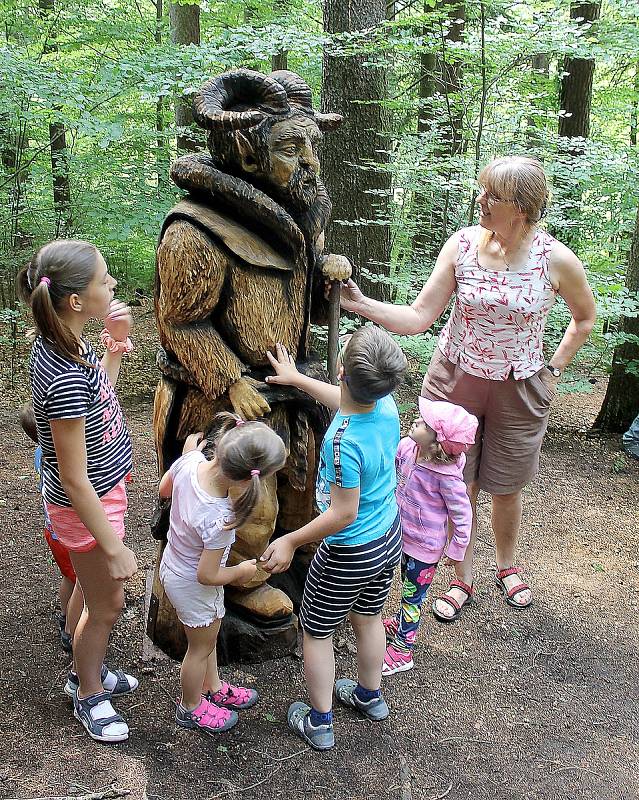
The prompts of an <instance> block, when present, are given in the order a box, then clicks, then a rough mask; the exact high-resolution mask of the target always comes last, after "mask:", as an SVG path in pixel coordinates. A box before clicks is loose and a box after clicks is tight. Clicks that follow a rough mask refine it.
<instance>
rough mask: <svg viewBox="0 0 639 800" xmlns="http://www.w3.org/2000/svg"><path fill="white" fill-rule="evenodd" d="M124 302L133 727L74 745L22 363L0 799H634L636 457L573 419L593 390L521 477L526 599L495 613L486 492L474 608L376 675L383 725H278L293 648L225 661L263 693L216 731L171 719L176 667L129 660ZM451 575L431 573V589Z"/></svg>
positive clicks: (8, 396)
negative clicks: (312, 740) (533, 471)
mask: <svg viewBox="0 0 639 800" xmlns="http://www.w3.org/2000/svg"><path fill="white" fill-rule="evenodd" d="M137 316H138V342H139V346H138V349H137V350H136V352H135V353H134V355H133V357H132V360H131V362H130V364H129V366H128V368H127V370H126V371H125V374H124V375H123V379H122V388H121V395H122V396H123V398H124V402H125V406H126V412H127V416H128V420H129V423H130V428H131V432H132V435H133V441H134V448H135V474H134V480H133V482H132V483H131V484H130V486H129V490H130V513H129V517H128V541H129V544H130V546H132V547H133V549H134V550H135V551H136V553H137V554H138V559H139V565H140V572H139V573H138V575H137V576H136V578H135V579H134V580H132V581H130V582H129V584H128V585H127V608H126V610H125V612H124V614H123V617H122V619H121V620H120V622H119V623H118V625H117V628H116V630H115V633H114V636H113V637H112V643H111V646H110V651H109V653H108V661H109V663H110V664H114V665H117V666H120V667H124V668H127V669H129V670H130V671H132V672H134V673H136V674H138V675H139V676H140V688H139V690H138V691H137V692H136V693H135V695H133V696H131V697H130V698H127V699H126V700H123V701H120V702H119V703H118V707H119V708H120V709H121V710H122V711H123V712H124V713H125V714H126V716H127V718H128V720H129V723H130V727H131V738H130V740H129V741H128V742H126V743H124V744H121V745H116V746H105V745H99V744H97V743H94V742H92V741H91V740H90V739H89V738H88V737H87V736H86V734H85V733H84V731H83V730H82V728H81V726H80V724H79V723H78V722H77V721H76V720H75V719H74V718H73V715H72V713H71V706H70V703H69V702H68V700H67V698H66V697H65V695H64V694H63V693H62V685H63V682H64V677H65V671H66V669H67V665H68V659H67V657H66V656H65V655H64V654H63V653H62V651H61V650H60V648H59V646H58V637H57V631H56V627H55V624H54V608H55V594H56V582H57V576H56V572H55V569H54V567H53V566H52V564H51V559H50V556H49V554H48V551H47V549H46V545H45V544H44V542H43V540H42V535H41V517H40V509H39V501H38V497H37V494H36V490H35V486H34V476H33V470H32V447H31V446H30V444H29V443H28V442H27V440H26V438H25V437H24V436H23V434H22V432H21V431H20V429H19V427H18V424H17V419H16V408H17V407H18V405H19V403H20V399H21V398H22V397H23V396H24V394H25V376H24V370H23V369H20V370H19V372H18V375H17V377H16V383H15V387H14V389H13V390H11V389H10V388H8V386H7V385H6V381H5V388H4V389H3V395H2V399H3V402H2V404H1V406H0V426H1V427H0V430H1V431H2V436H3V442H4V444H3V445H2V448H1V449H0V475H1V478H2V479H1V480H0V510H1V512H2V527H1V529H0V559H1V560H2V571H1V573H0V598H1V601H0V610H1V613H2V618H1V621H0V624H1V626H2V633H1V636H2V647H1V649H0V699H1V702H2V715H1V716H0V737H1V741H2V759H0V764H1V765H0V797H1V798H21V799H24V800H27V799H28V798H52V797H60V796H65V795H76V794H80V795H82V794H87V793H89V792H100V791H104V790H105V789H108V788H109V787H110V786H111V784H113V785H114V786H115V787H116V788H117V789H121V790H128V791H130V795H129V796H130V798H132V799H133V800H142V798H145V799H148V800H187V799H188V800H204V799H205V798H210V800H213V798H220V797H226V798H230V799H231V800H237V798H240V797H241V798H264V800H271V798H298V797H303V798H308V800H328V798H336V799H339V800H347V799H348V800H356V799H359V798H380V800H382V799H383V798H397V799H398V800H411V798H414V799H415V800H435V798H438V799H439V800H441V799H443V798H448V799H449V800H466V798H468V799H470V798H473V800H475V799H478V798H491V799H494V800H501V798H503V799H504V800H506V799H508V800H524V798H526V799H528V798H530V799H533V798H534V799H535V800H538V799H539V800H541V799H542V798H543V799H544V800H545V799H546V798H547V799H548V800H551V799H552V800H555V799H557V800H558V799H559V798H566V800H568V798H570V800H582V799H584V800H585V798H589V799H592V800H594V799H595V798H596V799H597V800H601V799H602V798H605V799H606V800H607V799H608V798H610V800H613V799H614V800H617V799H619V800H631V798H639V778H638V777H637V770H636V765H637V763H638V762H639V722H638V715H637V711H638V710H639V703H638V693H639V666H638V663H639V658H638V657H639V631H638V628H637V614H638V610H639V553H638V543H639V526H638V522H639V513H638V506H637V487H638V478H639V463H638V462H635V461H632V460H631V459H629V458H627V457H626V456H625V455H624V454H623V453H622V452H621V451H620V447H619V443H618V441H617V440H616V439H606V438H604V439H599V438H597V439H592V438H589V437H588V436H587V435H586V431H587V429H588V428H589V426H590V425H591V423H592V421H593V419H594V416H595V414H596V411H597V409H598V407H599V404H600V403H601V399H602V396H603V394H602V387H595V392H594V393H593V394H591V395H562V396H559V397H558V398H557V400H556V401H555V404H554V407H553V412H552V418H551V424H550V430H549V433H548V436H547V437H546V441H545V444H544V452H543V463H542V470H541V474H540V476H539V478H538V480H537V481H536V482H535V483H534V485H533V486H531V487H530V488H529V489H528V490H527V492H526V502H525V517H524V524H523V531H522V537H521V548H520V555H521V562H522V564H523V565H524V567H525V569H526V574H527V576H528V577H529V579H530V582H531V584H532V586H533V589H534V594H535V602H534V605H533V606H532V608H531V609H529V610H528V611H525V612H517V611H515V610H513V609H510V608H508V607H507V606H506V605H505V604H504V602H503V600H502V599H501V597H500V595H499V593H498V592H497V590H496V587H495V585H494V562H493V559H494V549H493V546H492V542H491V533H490V527H489V521H490V508H489V505H488V503H487V502H486V501H485V500H484V502H483V504H482V507H481V522H480V525H481V530H480V542H479V545H478V554H477V555H478V559H477V573H476V586H477V602H476V604H475V605H474V606H473V607H471V608H469V609H467V610H466V611H465V612H464V615H463V618H462V620H461V622H459V623H456V624H453V625H448V626H444V625H441V624H438V623H436V622H435V620H434V619H433V617H432V616H431V615H430V614H428V613H427V614H426V615H425V618H424V624H423V628H422V633H421V641H420V644H419V646H418V649H417V652H416V659H415V660H416V667H415V669H414V670H413V671H412V672H408V673H405V674H403V675H399V676H394V677H392V678H388V679H385V683H384V692H385V695H386V698H387V700H388V703H389V706H390V707H391V716H390V718H389V720H387V721H385V722H383V723H378V724H373V723H370V722H368V721H365V720H362V719H360V718H358V717H356V716H355V715H354V714H351V713H349V712H348V711H346V710H345V709H342V708H338V709H337V710H336V734H337V746H336V747H335V749H334V750H333V751H331V752H329V753H324V754H317V753H314V752H312V751H310V750H308V749H307V748H305V747H304V746H303V743H302V742H301V741H300V740H299V739H297V738H295V737H294V736H292V735H291V734H290V733H289V732H288V730H287V728H286V722H285V714H286V709H287V707H288V705H289V703H290V702H291V701H292V700H295V699H299V698H304V696H305V694H304V684H303V678H302V664H301V661H300V660H299V658H295V657H290V658H287V659H284V660H281V661H277V662H266V663H262V664H257V665H251V666H235V667H231V668H228V669H227V671H226V676H227V677H228V678H229V679H230V680H233V681H237V682H246V683H248V684H250V685H253V686H255V687H257V688H258V689H259V691H260V693H261V702H260V703H259V704H258V705H257V706H255V707H254V708H253V709H251V710H249V711H247V712H245V713H244V714H243V715H242V718H241V720H240V724H239V725H238V726H237V727H236V728H235V729H234V730H233V731H231V732H229V733H227V734H223V735H221V736H219V737H208V736H205V735H201V734H199V733H198V732H190V731H185V730H183V729H181V728H178V727H177V726H176V724H175V722H174V704H173V701H174V698H175V697H177V695H178V691H179V681H178V665H177V664H175V663H173V662H171V661H167V660H161V661H144V660H143V659H142V653H143V636H144V586H145V574H146V572H147V571H149V570H151V569H152V567H153V563H154V557H155V543H154V542H153V540H152V539H151V538H150V536H149V533H148V520H149V514H150V511H151V509H152V506H153V504H154V496H155V486H156V480H157V475H156V468H155V457H154V453H153V445H152V437H151V423H150V420H151V400H150V393H151V391H152V388H153V385H154V383H155V379H156V378H155V370H154V366H153V351H154V347H155V344H154V341H153V338H154V337H153V333H152V328H153V325H152V317H151V316H150V315H149V312H148V310H147V309H144V308H143V309H141V310H139V311H138V313H137ZM145 330H146V331H148V337H147V336H144V335H143V334H144V331H145ZM147 338H148V341H142V340H143V339H145V340H146V339H147ZM5 367H6V363H5ZM2 377H3V379H4V378H6V369H5V370H4V372H3V376H2ZM140 398H142V399H140ZM449 578H450V573H449V571H448V570H447V569H445V568H442V569H441V570H440V573H439V574H438V576H437V578H436V583H435V585H434V587H433V588H434V591H435V592H438V591H440V590H441V589H442V587H443V586H444V585H445V583H446V582H447V580H448V579H449ZM398 590H399V585H398V583H397V585H396V586H395V587H394V593H393V596H392V598H391V600H390V601H389V610H391V609H394V607H395V603H396V602H397V598H398ZM338 643H339V645H340V647H339V649H338V650H337V653H336V656H337V673H338V676H349V675H350V676H352V675H354V671H355V659H354V655H353V651H354V647H353V636H352V631H350V629H348V628H345V629H344V631H343V632H342V634H341V636H340V637H339V639H338Z"/></svg>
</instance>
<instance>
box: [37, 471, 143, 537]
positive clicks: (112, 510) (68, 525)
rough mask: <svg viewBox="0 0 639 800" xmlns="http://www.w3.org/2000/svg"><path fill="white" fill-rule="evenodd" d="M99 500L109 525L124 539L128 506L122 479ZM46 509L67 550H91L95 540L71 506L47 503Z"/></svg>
mask: <svg viewBox="0 0 639 800" xmlns="http://www.w3.org/2000/svg"><path fill="white" fill-rule="evenodd" d="M100 502H101V503H102V507H103V508H104V512H105V514H106V515H107V519H108V520H109V522H110V523H111V527H112V528H113V530H114V531H115V533H116V534H117V536H119V537H120V539H124V515H125V513H126V510H127V506H128V503H127V499H126V489H125V487H124V481H123V480H122V481H120V483H118V484H116V485H115V486H114V487H113V489H111V491H109V492H107V493H106V494H105V495H104V496H103V497H101V498H100ZM47 511H48V512H49V519H50V520H51V525H52V527H53V530H54V531H55V535H56V536H57V537H58V539H59V540H60V541H61V542H62V544H63V545H64V546H65V547H66V548H67V550H71V551H72V552H74V553H86V552H88V551H89V550H93V548H94V547H95V546H96V544H97V542H96V540H95V539H94V538H93V535H92V534H91V531H90V530H89V529H88V528H86V527H85V526H84V524H83V522H82V520H81V519H80V517H79V516H78V515H77V513H76V512H75V511H74V509H73V508H67V507H66V506H56V505H53V504H52V503H47Z"/></svg>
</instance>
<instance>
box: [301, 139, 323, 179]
mask: <svg viewBox="0 0 639 800" xmlns="http://www.w3.org/2000/svg"><path fill="white" fill-rule="evenodd" d="M300 163H301V164H302V165H303V166H305V167H308V168H309V169H312V170H313V172H315V173H318V172H319V160H318V158H317V156H316V155H315V153H314V152H313V148H312V147H310V145H307V146H306V147H305V148H304V150H302V152H301V153H300Z"/></svg>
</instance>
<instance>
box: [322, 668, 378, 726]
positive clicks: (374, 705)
mask: <svg viewBox="0 0 639 800" xmlns="http://www.w3.org/2000/svg"><path fill="white" fill-rule="evenodd" d="M356 688H357V684H356V683H355V681H351V680H349V679H348V678H340V679H339V680H338V681H336V682H335V697H337V699H338V700H339V701H340V703H342V704H343V705H345V706H348V707H349V708H355V709H357V711H359V712H360V713H361V714H363V715H364V716H365V717H368V719H371V720H373V721H374V722H379V721H380V720H383V719H386V717H387V716H388V715H389V713H390V712H389V710H388V706H387V705H386V700H384V698H383V697H382V696H381V694H380V696H379V697H373V698H372V699H371V700H368V701H367V702H363V701H362V700H360V699H359V698H358V697H357V695H356V694H355V689H356Z"/></svg>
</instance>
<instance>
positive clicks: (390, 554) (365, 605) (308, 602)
mask: <svg viewBox="0 0 639 800" xmlns="http://www.w3.org/2000/svg"><path fill="white" fill-rule="evenodd" d="M401 555H402V537H401V531H400V527H399V515H398V516H397V517H396V518H395V521H394V522H393V524H392V525H391V526H390V528H389V529H388V530H387V531H386V533H384V534H383V536H380V537H379V538H378V539H374V540H373V541H372V542H366V543H365V544H356V545H334V544H327V543H326V542H325V541H323V542H322V543H321V544H320V546H319V547H318V549H317V552H316V553H315V556H314V557H313V560H312V561H311V566H310V567H309V570H308V575H307V577H306V584H305V586H304V597H303V599H302V607H301V608H300V625H301V626H302V628H303V629H304V631H306V633H308V634H309V635H310V636H314V637H315V638H317V639H326V638H327V637H329V636H331V635H332V634H333V633H334V631H335V629H336V628H337V627H338V625H340V624H341V623H342V622H343V621H344V620H345V619H346V617H347V616H348V614H349V612H350V611H354V612H356V613H357V614H366V615H368V616H374V615H375V614H379V613H381V610H382V607H383V605H384V603H385V602H386V598H387V597H388V593H389V591H390V587H391V583H392V580H393V573H394V571H395V567H396V566H397V565H398V564H399V562H400V559H401Z"/></svg>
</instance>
